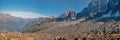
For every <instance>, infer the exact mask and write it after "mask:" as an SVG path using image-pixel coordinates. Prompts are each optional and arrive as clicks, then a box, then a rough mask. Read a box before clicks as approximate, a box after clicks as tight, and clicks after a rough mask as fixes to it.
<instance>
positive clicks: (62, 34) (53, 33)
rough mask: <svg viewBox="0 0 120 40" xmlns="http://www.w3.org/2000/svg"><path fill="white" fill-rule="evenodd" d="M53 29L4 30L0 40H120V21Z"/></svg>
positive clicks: (88, 23) (83, 23) (0, 33)
mask: <svg viewBox="0 0 120 40" xmlns="http://www.w3.org/2000/svg"><path fill="white" fill-rule="evenodd" d="M58 24H59V23H58ZM92 24H94V25H92ZM87 26H88V27H87ZM51 27H54V25H52V24H51ZM51 27H50V28H46V27H45V28H44V29H41V30H39V29H37V30H33V31H37V32H32V31H29V32H24V33H20V32H8V31H5V30H3V31H0V40H120V22H119V21H110V22H106V23H104V22H93V21H88V22H81V23H78V24H75V25H71V27H67V28H65V27H58V28H55V29H56V30H52V29H54V28H52V29H51ZM86 27H87V28H86ZM63 28H65V29H63ZM76 28H77V29H76ZM48 29H49V31H48ZM68 29H70V30H68ZM73 29H76V30H73ZM89 29H91V30H89ZM43 30H44V31H43ZM81 30H82V31H81Z"/></svg>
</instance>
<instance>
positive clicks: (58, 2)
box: [0, 0, 90, 18]
mask: <svg viewBox="0 0 120 40" xmlns="http://www.w3.org/2000/svg"><path fill="white" fill-rule="evenodd" d="M89 2H90V0H84V1H83V0H51V1H50V0H0V12H1V13H8V14H11V15H13V16H17V17H22V18H31V17H32V18H36V17H46V16H54V15H58V14H62V13H64V11H65V10H67V9H70V10H73V11H75V12H80V11H81V10H82V9H83V8H85V7H87V5H88V3H89Z"/></svg>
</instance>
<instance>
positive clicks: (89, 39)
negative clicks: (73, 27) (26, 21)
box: [0, 31, 120, 40]
mask: <svg viewBox="0 0 120 40" xmlns="http://www.w3.org/2000/svg"><path fill="white" fill-rule="evenodd" d="M0 40H120V33H113V34H107V35H104V34H99V33H97V34H94V33H90V34H83V35H81V34H79V32H76V33H73V34H69V35H64V36H52V35H49V34H41V33H19V32H7V31H1V32H0Z"/></svg>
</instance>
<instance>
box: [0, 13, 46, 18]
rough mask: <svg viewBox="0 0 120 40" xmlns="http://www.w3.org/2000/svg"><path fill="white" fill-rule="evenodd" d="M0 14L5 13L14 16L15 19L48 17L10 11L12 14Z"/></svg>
mask: <svg viewBox="0 0 120 40" xmlns="http://www.w3.org/2000/svg"><path fill="white" fill-rule="evenodd" d="M0 13H4V14H10V15H12V16H15V17H22V18H38V17H47V16H44V15H40V14H37V13H33V12H19V11H14V12H12V11H10V12H0Z"/></svg>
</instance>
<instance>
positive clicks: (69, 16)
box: [55, 10, 76, 21]
mask: <svg viewBox="0 0 120 40" xmlns="http://www.w3.org/2000/svg"><path fill="white" fill-rule="evenodd" d="M64 20H76V13H75V12H74V11H71V10H67V11H65V13H64V14H62V15H60V16H59V17H57V18H55V21H64Z"/></svg>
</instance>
